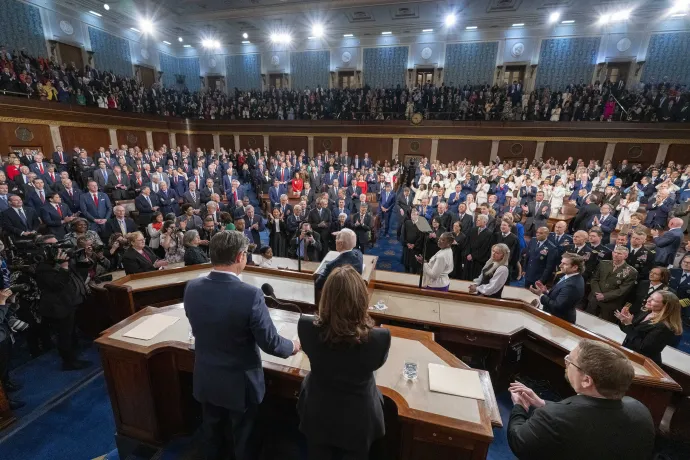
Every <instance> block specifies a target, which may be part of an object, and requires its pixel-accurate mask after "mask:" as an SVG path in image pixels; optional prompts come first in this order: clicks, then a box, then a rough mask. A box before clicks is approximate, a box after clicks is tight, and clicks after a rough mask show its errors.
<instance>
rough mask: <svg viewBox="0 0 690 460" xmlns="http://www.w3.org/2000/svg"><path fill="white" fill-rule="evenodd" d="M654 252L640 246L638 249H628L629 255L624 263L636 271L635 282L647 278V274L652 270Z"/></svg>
mask: <svg viewBox="0 0 690 460" xmlns="http://www.w3.org/2000/svg"><path fill="white" fill-rule="evenodd" d="M655 258H656V251H655V250H654V249H647V248H645V247H644V246H642V247H641V248H639V249H634V248H630V253H629V254H628V258H627V259H625V262H626V263H627V264H628V265H630V266H631V267H633V268H634V269H635V270H637V280H638V281H642V280H646V279H648V278H649V272H650V271H652V268H654V259H655Z"/></svg>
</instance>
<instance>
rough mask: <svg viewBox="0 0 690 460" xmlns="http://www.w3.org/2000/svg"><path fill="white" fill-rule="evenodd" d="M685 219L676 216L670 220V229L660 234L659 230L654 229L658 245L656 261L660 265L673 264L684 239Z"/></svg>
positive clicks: (655, 242)
mask: <svg viewBox="0 0 690 460" xmlns="http://www.w3.org/2000/svg"><path fill="white" fill-rule="evenodd" d="M682 227H683V219H681V218H680V217H674V218H673V219H671V220H670V221H669V222H668V230H667V231H666V232H664V234H663V235H659V230H657V229H652V236H653V237H654V244H655V245H656V258H655V259H654V263H655V264H656V265H658V266H659V267H668V266H670V265H673V260H674V258H675V257H676V252H678V248H680V243H681V242H682V241H683V228H682Z"/></svg>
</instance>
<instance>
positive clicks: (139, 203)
mask: <svg viewBox="0 0 690 460" xmlns="http://www.w3.org/2000/svg"><path fill="white" fill-rule="evenodd" d="M149 199H150V200H151V204H149V202H148V201H147V200H146V197H145V196H144V195H139V196H138V197H136V198H135V199H134V207H135V208H136V209H137V211H139V218H138V219H137V223H138V224H139V225H146V224H149V223H150V222H151V216H152V215H153V207H154V206H160V203H159V202H158V196H157V195H155V194H153V193H151V194H150V195H149Z"/></svg>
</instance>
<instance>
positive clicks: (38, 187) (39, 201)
mask: <svg viewBox="0 0 690 460" xmlns="http://www.w3.org/2000/svg"><path fill="white" fill-rule="evenodd" d="M33 184H34V186H33V187H32V189H31V190H28V192H27V194H26V196H25V198H24V201H25V202H26V205H27V206H30V207H32V208H34V209H35V210H36V212H37V213H39V212H40V211H41V208H42V207H43V206H45V204H46V203H47V202H48V194H49V193H52V192H51V191H50V190H46V188H45V183H44V182H43V179H41V178H39V177H37V178H36V179H34V180H33Z"/></svg>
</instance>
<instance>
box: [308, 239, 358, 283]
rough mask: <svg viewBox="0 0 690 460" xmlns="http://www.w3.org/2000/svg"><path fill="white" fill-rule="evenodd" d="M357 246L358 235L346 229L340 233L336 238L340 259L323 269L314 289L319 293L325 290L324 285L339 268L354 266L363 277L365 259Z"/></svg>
mask: <svg viewBox="0 0 690 460" xmlns="http://www.w3.org/2000/svg"><path fill="white" fill-rule="evenodd" d="M356 245H357V234H356V233H355V232H353V231H352V230H350V229H349V228H344V229H342V230H340V231H339V232H338V234H337V235H336V237H335V250H336V251H338V252H339V253H340V255H339V256H338V257H336V258H335V259H333V260H331V261H330V262H328V263H327V264H326V266H325V267H324V268H323V271H322V272H321V273H319V277H318V278H316V281H315V282H314V287H315V288H316V290H317V291H320V290H321V289H323V285H324V284H326V280H327V279H328V275H330V274H331V272H332V271H333V270H335V269H336V268H337V267H343V266H345V265H352V266H353V267H354V269H355V270H357V272H358V273H359V274H360V275H361V274H362V271H363V270H364V259H363V257H362V253H361V252H359V250H357V249H355V246H356Z"/></svg>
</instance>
